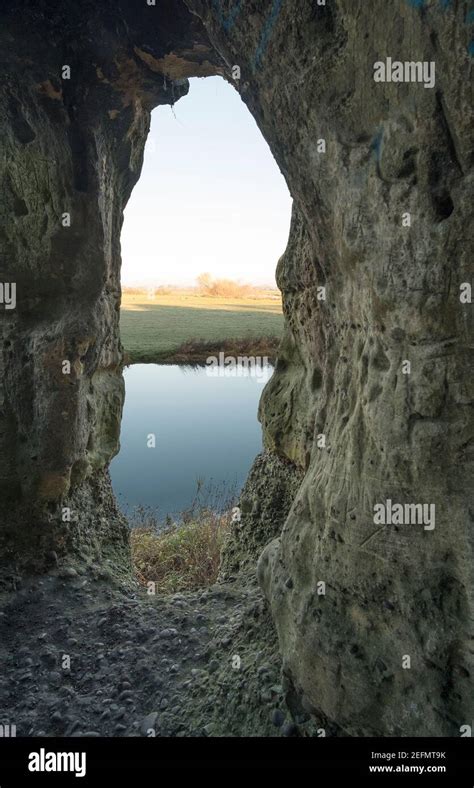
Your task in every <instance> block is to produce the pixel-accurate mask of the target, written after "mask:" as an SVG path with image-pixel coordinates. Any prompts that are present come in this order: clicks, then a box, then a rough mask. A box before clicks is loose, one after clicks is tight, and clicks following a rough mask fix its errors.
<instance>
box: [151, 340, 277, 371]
mask: <svg viewBox="0 0 474 788" xmlns="http://www.w3.org/2000/svg"><path fill="white" fill-rule="evenodd" d="M279 345H280V338H279V337H272V336H263V337H243V338H241V339H239V338H237V337H236V338H232V337H231V338H228V339H221V340H219V341H216V340H213V341H212V340H211V341H209V340H204V339H189V340H188V341H186V342H183V343H182V344H181V345H180V346H179V347H177V348H176V350H173V351H172V352H171V353H170V354H169V355H168V356H163V357H162V358H161V359H160V362H161V363H162V364H196V365H203V364H206V361H207V359H208V358H209V357H211V356H217V357H218V356H219V353H221V352H222V353H224V354H225V355H226V356H234V357H238V356H246V357H250V358H256V357H258V358H265V357H266V358H267V359H268V361H269V362H273V361H275V359H276V356H277V351H278V347H279Z"/></svg>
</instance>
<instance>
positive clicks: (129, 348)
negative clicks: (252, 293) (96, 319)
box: [120, 292, 283, 363]
mask: <svg viewBox="0 0 474 788" xmlns="http://www.w3.org/2000/svg"><path fill="white" fill-rule="evenodd" d="M120 327H121V335H122V342H123V345H124V347H125V351H126V353H127V362H128V363H140V362H141V363H143V362H168V363H170V362H172V361H173V357H174V355H175V354H176V351H177V350H178V349H179V348H181V347H182V346H185V345H189V343H190V342H193V341H197V342H199V341H202V342H205V343H206V352H207V354H209V355H210V354H211V350H210V349H211V348H212V346H213V344H214V343H215V351H216V352H219V350H220V349H221V348H222V341H223V340H244V339H245V340H249V339H250V338H252V339H255V340H258V339H259V338H262V337H264V338H265V341H264V342H262V343H261V344H262V347H267V346H268V337H276V338H280V337H281V335H282V331H283V315H282V310H281V302H280V300H279V299H276V298H275V297H274V296H273V297H272V295H271V294H262V296H261V297H258V298H255V297H245V298H221V297H208V296H200V295H194V294H183V293H179V292H178V293H173V294H170V295H161V294H160V295H155V296H154V297H152V298H149V297H148V295H147V294H146V293H141V294H130V293H124V294H123V296H122V309H121V317H120ZM238 347H239V346H238V342H236V350H238ZM248 347H249V343H248V342H247V350H248ZM258 347H259V343H258V341H256V343H255V348H254V350H255V354H259V355H265V354H264V353H257V351H258ZM225 350H226V352H228V353H231V352H232V348H231V347H229V345H228V342H226V347H225ZM212 352H214V351H212ZM178 357H179V361H181V363H183V362H185V359H184V358H183V357H182V353H181V354H178ZM191 360H192V359H191Z"/></svg>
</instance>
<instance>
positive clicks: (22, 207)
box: [0, 0, 473, 736]
mask: <svg viewBox="0 0 474 788" xmlns="http://www.w3.org/2000/svg"><path fill="white" fill-rule="evenodd" d="M461 5H462V4H454V3H450V2H447V3H446V2H439V3H438V2H435V0H432V2H429V3H428V2H426V3H423V2H420V3H416V4H415V3H413V2H408V0H396V2H394V3H390V4H387V3H384V2H381V0H380V1H378V0H364V2H354V0H326V3H325V4H324V5H321V4H319V3H316V2H311V1H310V0H299V1H298V2H296V1H295V0H294V1H293V0H287V2H280V1H279V0H274V2H270V0H269V2H268V3H256V2H254V1H253V0H242V2H230V1H228V0H186V3H185V4H184V3H181V2H161V1H160V2H159V3H158V4H157V6H155V7H153V6H148V5H146V4H145V3H144V4H143V7H140V9H138V8H137V4H136V3H132V2H128V1H127V0H120V2H114V3H112V2H104V3H101V4H100V8H98V7H97V4H94V3H92V2H90V3H89V2H81V3H77V2H76V3H73V2H70V3H69V2H68V1H67V0H65V1H64V2H62V3H61V4H60V5H59V4H55V3H50V2H41V1H40V2H38V3H36V4H35V9H34V10H32V9H31V8H30V6H29V4H28V3H26V2H25V4H24V12H23V13H19V11H18V9H19V8H20V6H21V3H20V4H19V3H18V2H16V3H9V2H7V3H5V4H4V6H6V10H5V11H4V12H3V14H4V19H3V20H2V26H1V31H2V32H1V36H2V42H1V43H2V46H1V48H0V52H1V58H2V61H3V63H2V65H4V67H5V70H6V74H7V77H6V79H5V81H4V83H3V84H2V99H1V100H2V110H3V111H2V118H3V121H2V123H3V125H4V128H3V129H2V140H3V144H4V145H5V147H6V153H7V155H6V156H4V157H3V159H2V165H1V166H2V175H1V177H2V183H3V187H4V188H3V190H2V207H3V210H2V218H3V219H5V220H6V221H5V222H4V225H3V227H2V229H1V234H2V235H1V237H2V251H3V257H2V260H1V273H2V280H3V281H7V282H11V281H14V282H16V283H17V308H16V310H12V311H4V312H2V313H1V321H2V331H3V344H2V365H3V366H2V368H3V374H2V393H1V414H0V416H1V420H2V421H1V425H2V429H1V432H0V440H1V446H2V460H1V463H2V464H1V467H0V481H1V484H2V489H3V490H5V494H6V493H8V496H9V499H8V502H7V503H6V504H5V503H4V504H3V507H4V509H3V517H2V533H3V540H4V542H5V544H6V549H8V552H7V553H6V556H7V562H8V563H9V564H10V565H11V564H12V563H13V562H14V561H16V562H18V561H20V562H21V561H24V560H25V556H26V555H27V554H28V552H34V553H35V555H36V557H37V558H39V559H42V558H43V557H45V556H46V555H47V552H48V550H51V549H54V550H55V551H59V553H60V554H61V553H62V554H64V555H69V556H71V555H72V554H73V553H74V552H75V553H79V554H81V555H86V556H88V555H90V554H92V553H94V554H95V555H96V556H97V554H98V555H99V556H100V555H104V554H105V553H106V552H107V550H108V549H109V548H110V547H111V546H112V547H113V548H114V550H115V554H116V556H117V560H119V557H120V556H123V555H125V554H126V538H125V532H124V530H123V523H121V520H120V517H119V515H118V514H117V513H116V511H115V509H114V504H113V501H112V500H111V499H110V495H109V493H108V481H107V475H106V469H107V465H108V463H109V461H110V459H111V457H112V455H113V453H114V451H116V448H117V441H118V434H119V423H120V413H121V404H122V382H121V375H120V364H121V348H120V343H119V338H118V331H117V326H118V306H119V299H120V288H119V267H120V255H119V234H120V227H121V221H122V211H123V208H124V205H125V203H126V200H127V199H128V196H129V194H130V191H131V189H132V187H133V185H134V183H135V182H136V180H137V178H138V176H139V173H140V167H141V161H142V153H143V146H144V142H145V138H146V133H147V130H148V123H149V112H150V109H151V108H152V107H153V106H156V105H157V104H159V103H166V102H167V103H172V102H173V101H175V100H177V99H178V98H179V96H180V95H182V94H183V93H184V92H185V91H186V89H187V85H186V82H185V78H186V77H189V76H192V75H202V76H205V75H208V74H223V75H226V76H227V77H228V78H230V75H231V73H232V68H233V66H236V65H238V66H239V68H240V79H239V80H238V82H237V83H236V87H237V89H238V90H239V92H240V93H241V96H242V99H243V100H244V101H245V103H246V104H247V106H248V107H249V110H250V111H251V112H252V114H253V116H254V117H255V119H256V121H257V123H258V125H259V127H260V129H261V131H262V134H263V135H264V137H265V139H266V140H267V142H268V144H269V145H270V147H271V150H272V152H273V154H274V156H275V159H276V161H277V163H278V165H279V166H280V168H281V170H282V172H283V173H284V175H285V177H286V180H287V182H288V186H289V188H290V190H291V193H292V196H293V198H294V211H293V219H292V226H291V232H290V239H289V243H288V247H287V250H286V252H285V254H284V256H283V257H282V259H281V260H280V262H279V264H278V283H279V286H280V288H281V290H282V292H283V297H284V311H285V318H286V334H285V338H284V341H283V343H282V348H281V353H280V359H279V362H278V367H277V371H276V373H275V375H274V376H273V378H272V380H271V381H270V382H269V384H268V386H267V388H266V390H265V392H264V395H263V398H262V403H261V408H260V415H261V421H262V425H263V430H264V439H265V445H266V456H265V458H264V459H262V460H259V461H258V463H257V465H256V466H255V468H254V470H253V472H252V476H251V478H250V479H249V483H248V485H247V488H246V491H245V493H244V498H245V505H243V507H242V509H243V518H242V523H241V525H240V528H239V529H238V531H237V532H236V535H235V541H234V544H233V545H232V546H231V549H230V552H229V556H228V559H227V561H228V566H229V567H230V569H231V570H232V571H235V568H236V561H237V564H238V563H239V562H240V563H242V564H245V565H246V566H247V565H248V561H246V555H247V557H248V556H249V555H250V553H252V555H253V554H254V553H255V552H256V546H258V550H260V549H261V547H262V546H263V545H264V543H265V542H267V541H268V543H267V544H266V546H265V547H264V549H263V552H262V554H261V557H260V559H259V562H258V575H259V579H260V582H261V585H262V587H263V589H264V591H265V594H266V596H267V599H268V602H269V605H270V609H271V612H272V616H273V619H274V622H275V627H276V629H277V633H278V637H279V644H280V650H281V654H282V659H283V671H284V681H285V687H286V690H287V697H288V701H289V703H290V704H291V705H292V708H293V709H294V713H295V715H297V714H298V713H299V711H301V710H302V709H303V710H304V711H305V712H310V713H311V714H312V715H313V717H314V719H315V720H316V721H317V724H318V725H320V726H321V727H325V728H326V729H327V730H330V731H331V732H335V733H338V734H340V735H345V734H349V735H372V734H381V735H389V736H390V735H421V734H425V735H453V736H455V735H459V732H460V728H461V726H463V725H466V724H470V720H471V719H472V711H473V710H472V706H470V705H469V704H470V702H471V701H470V699H472V697H473V692H472V671H473V667H472V663H471V661H470V659H471V656H472V655H471V652H470V650H469V649H470V642H469V638H470V633H469V629H468V621H469V618H470V615H472V601H471V598H470V589H472V565H473V563H472V498H471V497H470V496H471V495H472V493H471V488H472V470H473V462H472V428H473V419H472V402H473V391H472V376H471V377H469V374H468V370H469V364H470V363H471V364H472V355H470V354H469V345H470V341H471V344H472V334H471V333H470V330H471V329H472V306H471V304H470V303H468V302H467V300H466V299H461V298H460V295H462V293H463V292H467V289H466V288H464V287H463V284H464V283H470V282H471V280H472V270H471V269H470V267H469V266H470V265H471V262H472V235H470V233H471V232H472V230H471V229H470V228H472V217H471V216H470V213H469V212H470V210H471V209H470V201H469V194H470V189H469V187H470V186H471V190H472V165H473V161H472V136H471V135H472V116H471V114H470V109H469V107H470V100H471V93H470V84H471V83H470V80H469V76H470V68H471V66H470V60H469V57H470V55H469V28H468V26H467V25H466V18H465V9H464V8H461ZM13 8H15V9H16V10H15V11H14V10H13ZM59 9H60V10H59ZM53 42H54V46H53V45H52V44H53ZM388 56H390V57H392V58H393V59H394V60H400V61H403V62H404V61H420V62H422V61H423V62H424V61H426V62H430V63H431V62H434V63H435V66H436V82H435V86H434V87H433V88H427V87H425V86H424V84H423V83H422V82H412V83H395V82H386V83H381V82H375V81H374V80H373V73H374V70H373V67H374V63H375V62H376V61H379V60H384V59H385V57H388ZM64 65H67V66H70V69H71V75H70V76H71V78H70V79H67V78H63V76H62V68H63V66H64ZM234 73H235V71H234ZM66 77H67V75H66ZM471 202H472V201H471ZM65 213H70V215H71V226H70V227H67V226H63V224H62V217H63V214H65ZM470 219H471V222H470V221H469V220H470ZM470 252H471V254H469V253H470ZM470 337H471V340H470ZM64 360H69V361H70V363H71V373H70V374H69V375H64V374H63V371H62V366H61V365H62V362H63V361H64ZM279 474H280V479H281V486H282V489H283V493H282V496H281V500H282V502H283V503H282V512H279V511H275V506H277V507H278V500H279V499H278V495H277V490H278V486H279V485H278V478H279ZM267 480H268V482H269V483H268V484H267V483H266V481H267ZM267 493H268V496H270V497H268V496H267ZM289 495H290V497H292V498H293V501H292V505H291V507H290V511H289V514H288V515H287V509H288V496H289ZM3 500H4V501H5V497H4V498H3ZM389 500H390V501H392V502H393V504H397V503H399V504H413V505H415V504H418V505H420V504H428V505H434V506H435V511H436V517H435V522H432V523H431V524H428V523H427V522H412V523H410V522H395V523H390V522H385V523H384V522H379V521H377V520H374V507H375V506H377V505H379V504H384V505H385V506H388V505H387V504H386V502H387V501H389ZM81 502H82V503H81ZM64 507H66V508H68V507H69V508H72V509H73V510H74V508H75V507H76V509H77V508H79V509H80V517H79V518H78V520H77V521H76V522H70V523H69V522H67V520H66V521H65V522H63V520H62V518H61V513H62V512H63V510H64ZM259 512H260V514H261V516H260V518H259ZM282 513H283V514H282ZM259 523H260V525H259ZM432 525H434V526H435V527H434V528H432V527H431V526H432ZM259 527H261V529H262V530H261V533H260V534H258V533H257V535H256V536H255V535H254V532H255V531H257V532H258V530H259ZM280 528H281V533H278V532H279V530H280ZM262 535H263V536H262ZM237 568H238V566H237ZM229 571H230V570H229Z"/></svg>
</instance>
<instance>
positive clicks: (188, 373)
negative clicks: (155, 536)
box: [110, 364, 272, 519]
mask: <svg viewBox="0 0 474 788" xmlns="http://www.w3.org/2000/svg"><path fill="white" fill-rule="evenodd" d="M241 372H245V373H246V374H245V375H241V376H239V377H209V376H208V375H207V374H206V369H202V368H199V369H192V368H189V367H179V366H161V365H158V364H134V365H133V366H131V367H129V368H128V369H126V370H125V372H124V377H125V390H126V396H125V406H124V412H123V419H122V430H121V436H120V443H121V449H120V453H119V454H118V455H117V457H116V458H115V459H114V460H113V462H112V465H111V469H110V470H111V476H112V483H113V487H114V490H115V494H116V496H117V498H118V502H119V505H120V507H121V509H122V510H123V511H124V512H125V513H130V512H131V511H132V510H133V509H134V507H136V506H138V505H141V506H146V507H152V508H157V509H158V514H159V518H160V519H164V518H165V517H166V515H167V514H178V513H179V512H181V511H183V510H184V509H186V508H187V507H189V505H190V504H191V502H192V500H193V498H194V495H195V492H196V485H197V480H198V479H204V482H205V486H208V485H211V486H212V487H213V488H216V487H219V486H220V485H225V486H226V487H228V488H233V489H234V490H235V491H239V490H240V489H241V487H242V485H243V483H244V481H245V478H246V476H247V473H248V471H249V469H250V466H251V464H252V462H253V460H254V458H255V456H256V455H257V454H258V453H259V451H261V448H262V437H261V428H260V424H259V423H258V421H257V408H258V401H259V399H260V396H261V393H262V391H263V388H264V384H265V382H266V381H267V380H268V378H269V377H270V376H271V373H272V369H271V367H269V368H268V369H266V370H265V374H264V375H260V376H256V375H255V374H253V373H252V372H249V371H248V370H241ZM259 372H260V373H261V372H262V370H259ZM151 433H153V434H154V435H155V436H156V447H155V448H149V447H148V446H147V441H148V436H149V435H150V434H151Z"/></svg>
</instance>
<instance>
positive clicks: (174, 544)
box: [130, 510, 231, 594]
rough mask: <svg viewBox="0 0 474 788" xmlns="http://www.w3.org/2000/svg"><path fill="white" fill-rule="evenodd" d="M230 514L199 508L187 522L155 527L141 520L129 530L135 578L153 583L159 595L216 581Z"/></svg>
mask: <svg viewBox="0 0 474 788" xmlns="http://www.w3.org/2000/svg"><path fill="white" fill-rule="evenodd" d="M230 520H231V515H230V513H228V514H218V513H216V512H213V511H204V510H201V511H200V512H198V513H197V514H196V515H195V516H194V517H193V518H192V519H191V520H190V521H188V522H181V523H172V524H170V525H168V526H167V527H165V528H163V529H161V530H157V527H156V524H154V523H152V522H148V523H145V524H143V525H141V526H138V527H136V528H133V529H132V530H131V532H130V541H131V549H132V561H133V567H134V570H135V574H136V576H137V578H138V580H139V581H140V582H141V583H142V584H143V585H146V584H147V583H149V582H153V583H155V591H156V593H159V594H170V593H175V592H176V591H195V590H196V589H198V588H204V587H206V586H210V585H212V584H213V583H215V582H216V580H217V575H218V572H219V566H220V561H221V552H222V548H223V546H224V543H225V541H226V539H227V538H228V536H229V534H230Z"/></svg>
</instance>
